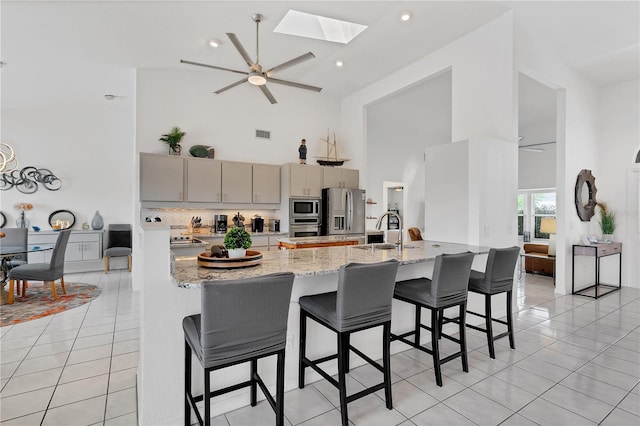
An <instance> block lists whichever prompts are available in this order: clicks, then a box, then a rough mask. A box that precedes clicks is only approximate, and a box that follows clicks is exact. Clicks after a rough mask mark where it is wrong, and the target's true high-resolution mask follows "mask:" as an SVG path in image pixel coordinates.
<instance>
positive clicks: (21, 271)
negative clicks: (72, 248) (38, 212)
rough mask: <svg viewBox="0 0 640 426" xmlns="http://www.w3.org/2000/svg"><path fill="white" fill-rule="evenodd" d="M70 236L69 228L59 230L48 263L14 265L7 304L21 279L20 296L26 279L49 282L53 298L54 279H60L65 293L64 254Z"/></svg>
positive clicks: (11, 271)
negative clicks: (16, 283)
mask: <svg viewBox="0 0 640 426" xmlns="http://www.w3.org/2000/svg"><path fill="white" fill-rule="evenodd" d="M70 236H71V230H69V229H67V230H64V231H60V234H59V235H58V239H57V240H56V245H55V247H54V248H53V253H52V254H51V261H50V262H49V263H28V264H26V265H20V266H16V267H15V268H13V269H11V270H10V271H9V304H12V303H13V292H14V286H15V282H16V281H22V290H21V291H20V293H21V294H22V296H24V295H25V292H26V289H27V282H28V281H43V282H44V283H49V284H50V286H51V294H52V296H53V299H54V300H56V299H57V298H58V294H57V293H56V284H55V282H56V280H60V287H61V288H62V292H63V293H64V294H66V293H67V290H66V289H65V287H64V255H65V251H66V250H67V243H68V242H69V237H70Z"/></svg>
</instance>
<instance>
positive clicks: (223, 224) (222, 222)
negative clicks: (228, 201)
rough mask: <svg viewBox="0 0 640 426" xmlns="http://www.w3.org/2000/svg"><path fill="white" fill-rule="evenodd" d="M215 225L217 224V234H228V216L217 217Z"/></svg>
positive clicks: (218, 215)
mask: <svg viewBox="0 0 640 426" xmlns="http://www.w3.org/2000/svg"><path fill="white" fill-rule="evenodd" d="M215 223H216V234H226V233H227V215H226V214H217V215H215Z"/></svg>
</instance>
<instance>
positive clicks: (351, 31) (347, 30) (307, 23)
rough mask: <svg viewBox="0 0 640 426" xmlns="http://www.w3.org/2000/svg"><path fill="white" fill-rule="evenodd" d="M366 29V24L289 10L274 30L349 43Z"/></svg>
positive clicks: (275, 31)
mask: <svg viewBox="0 0 640 426" xmlns="http://www.w3.org/2000/svg"><path fill="white" fill-rule="evenodd" d="M366 29H367V26H366V25H361V24H356V23H353V22H347V21H340V20H338V19H333V18H327V17H324V16H318V15H312V14H310V13H304V12H298V11H297V10H289V11H288V12H287V14H286V15H285V16H284V18H282V20H281V21H280V23H279V24H278V25H277V26H276V28H275V29H274V30H273V32H274V33H281V34H289V35H295V36H300V37H307V38H315V39H317V40H325V41H332V42H335V43H343V44H347V43H349V42H350V41H351V40H353V39H354V38H356V37H357V36H358V35H359V34H360V33H361V32H363V31H364V30H366Z"/></svg>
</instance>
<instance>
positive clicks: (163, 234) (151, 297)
mask: <svg viewBox="0 0 640 426" xmlns="http://www.w3.org/2000/svg"><path fill="white" fill-rule="evenodd" d="M168 232H169V231H168V229H167V230H165V231H163V230H162V229H160V228H150V229H146V228H145V229H144V231H143V247H142V251H141V253H143V256H144V259H143V262H144V288H143V290H142V302H141V307H142V308H141V309H142V312H141V318H142V324H141V327H142V330H141V333H140V334H141V349H140V367H139V370H140V371H139V379H138V384H139V387H138V389H139V407H140V408H139V415H140V424H143V425H163V424H167V425H168V424H180V423H181V422H182V415H183V407H184V402H183V401H184V396H183V385H182V383H183V374H184V367H183V363H184V360H183V359H184V338H183V331H182V318H183V317H185V316H187V315H192V314H195V313H199V312H201V309H202V308H201V300H200V290H199V288H200V285H201V283H202V282H203V281H207V280H224V279H235V278H246V277H252V276H259V275H264V274H269V273H272V272H279V271H291V272H293V273H294V274H295V275H296V277H295V281H294V284H293V290H292V294H291V303H290V306H289V320H288V324H287V347H286V362H285V389H287V390H289V389H294V388H295V387H296V386H297V363H298V331H299V307H298V299H299V298H300V297H301V296H304V295H308V294H318V293H323V292H328V291H335V289H336V288H337V280H338V274H337V271H338V270H339V268H340V266H342V265H344V264H347V263H349V262H361V263H374V262H381V261H385V260H388V259H397V260H398V261H399V262H400V267H399V268H398V275H397V279H398V280H404V279H410V278H415V277H420V276H431V270H432V267H433V260H434V259H435V257H436V256H437V255H438V254H442V253H459V252H465V251H472V252H474V253H476V254H478V256H476V260H475V261H474V267H475V268H479V269H480V270H483V269H484V264H485V262H486V255H485V253H487V252H488V248H483V247H474V246H468V245H464V244H450V243H441V242H433V241H421V242H412V243H411V244H409V246H410V248H404V249H403V250H398V249H396V248H393V249H381V248H377V247H380V246H376V245H375V244H374V245H373V246H372V245H371V244H369V245H362V246H341V247H323V248H311V249H300V250H279V251H272V252H264V253H263V259H262V263H261V264H259V265H257V266H252V267H248V268H242V269H233V270H218V269H207V268H203V267H199V266H198V265H197V259H196V257H184V258H176V259H175V262H174V263H173V266H172V268H170V262H169V249H168V247H167V246H168V244H167V243H166V242H167V240H168V237H167V236H168ZM162 243H164V248H162ZM372 247H373V248H372ZM170 269H172V272H173V273H172V274H170ZM474 297H475V296H474V295H472V294H470V296H469V298H470V300H469V305H470V309H472V308H473V307H475V308H476V309H481V307H482V306H483V299H482V298H480V297H478V298H477V299H474ZM496 305H497V304H496ZM503 314H504V313H500V312H496V315H497V316H500V315H503ZM413 318H414V310H413V308H411V307H409V306H408V305H407V304H404V303H401V302H398V301H395V300H394V302H393V311H392V330H393V331H394V332H400V331H406V330H408V329H410V328H412V324H413ZM308 333H309V335H312V336H314V337H313V339H309V341H308V348H307V353H308V354H309V355H310V356H312V357H315V356H322V355H327V354H329V353H331V352H332V351H334V350H335V335H333V334H332V333H331V332H329V331H328V330H326V329H323V328H322V327H318V326H317V325H316V324H313V323H309V325H308ZM380 333H381V331H380V330H378V329H371V330H367V331H364V332H362V333H358V334H357V335H354V336H353V343H354V345H355V346H357V347H358V348H360V349H361V350H362V351H363V352H365V353H367V354H369V355H370V356H372V357H373V358H374V359H377V358H380V356H381V347H380V344H379V342H380V338H381V336H380ZM425 334H427V333H425ZM426 337H428V336H426ZM425 341H426V340H425ZM407 349H408V347H407V346H406V345H404V344H402V343H401V342H393V343H392V347H391V351H392V353H397V352H400V351H404V350H407ZM194 359H195V358H194ZM193 362H194V371H200V366H199V365H198V361H197V360H194V361H193ZM361 364H363V361H362V360H361V359H360V358H359V357H357V356H355V355H352V358H351V365H352V366H353V367H354V368H355V367H357V366H359V365H361ZM259 368H260V372H261V375H262V376H263V378H264V380H265V382H266V384H267V386H273V385H274V384H275V362H269V360H268V359H267V360H266V361H263V362H261V363H260V364H259ZM327 370H328V372H329V374H335V373H336V372H337V366H336V365H331V364H329V365H328V366H327ZM248 374H249V367H248V365H237V366H234V367H232V368H229V369H225V370H222V371H219V372H216V373H214V374H213V380H212V383H214V386H215V388H220V387H223V386H227V385H230V384H232V383H235V382H236V381H237V380H238V379H240V380H245V379H246V378H247V377H248ZM319 378H320V376H318V375H317V374H316V373H315V372H311V371H310V372H308V373H307V379H308V382H309V383H311V382H314V381H316V380H318V379H319ZM201 386H202V378H201V375H199V376H195V375H194V387H195V388H196V389H197V387H201ZM259 398H262V395H261V394H260V393H259ZM248 404H249V390H248V389H247V390H246V391H245V390H240V391H237V392H234V393H232V394H227V395H224V396H220V397H217V398H215V399H214V400H213V403H212V412H211V413H212V416H216V415H218V414H220V413H223V412H228V411H231V410H233V409H236V408H239V407H242V406H246V405H248ZM285 405H286V401H285Z"/></svg>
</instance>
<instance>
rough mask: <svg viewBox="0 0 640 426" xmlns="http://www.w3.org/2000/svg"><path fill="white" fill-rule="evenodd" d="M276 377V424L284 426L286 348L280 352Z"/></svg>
mask: <svg viewBox="0 0 640 426" xmlns="http://www.w3.org/2000/svg"><path fill="white" fill-rule="evenodd" d="M277 362H278V367H277V370H278V371H277V373H276V374H277V375H278V377H277V378H276V425H277V426H284V349H283V350H282V351H280V352H278V361H277Z"/></svg>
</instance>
